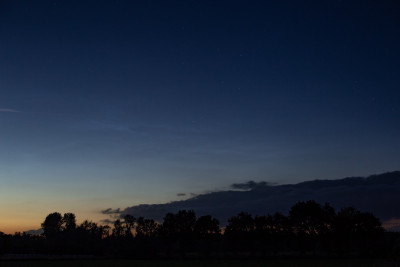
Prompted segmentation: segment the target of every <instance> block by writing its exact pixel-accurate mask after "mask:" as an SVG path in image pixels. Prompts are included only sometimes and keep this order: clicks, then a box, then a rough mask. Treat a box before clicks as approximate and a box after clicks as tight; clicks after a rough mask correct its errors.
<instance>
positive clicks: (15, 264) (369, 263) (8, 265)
mask: <svg viewBox="0 0 400 267" xmlns="http://www.w3.org/2000/svg"><path fill="white" fill-rule="evenodd" d="M0 266H1V267H3V266H4V267H25V266H26V267H28V266H29V267H36V266H37V267H39V266H40V267H43V266H57V267H58V266H59V267H64V266H65V267H71V266H74V267H86V266H87V267H90V266H99V267H128V266H144V267H152V266H182V267H183V266H185V267H186V266H270V267H289V266H290V267H291V266H293V267H303V266H304V267H306V266H307V267H309V266H311V267H313V266H315V267H316V266H324V267H330V266H363V267H386V266H387V267H394V266H399V267H400V262H399V261H397V262H394V261H386V260H221V261H219V260H181V261H179V260H166V261H162V260H160V261H158V260H144V261H140V260H35V261H0Z"/></svg>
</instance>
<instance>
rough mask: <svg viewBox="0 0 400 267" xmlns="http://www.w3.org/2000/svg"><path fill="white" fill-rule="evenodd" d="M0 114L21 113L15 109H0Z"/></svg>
mask: <svg viewBox="0 0 400 267" xmlns="http://www.w3.org/2000/svg"><path fill="white" fill-rule="evenodd" d="M0 112H14V113H17V112H21V111H19V110H15V109H10V108H0Z"/></svg>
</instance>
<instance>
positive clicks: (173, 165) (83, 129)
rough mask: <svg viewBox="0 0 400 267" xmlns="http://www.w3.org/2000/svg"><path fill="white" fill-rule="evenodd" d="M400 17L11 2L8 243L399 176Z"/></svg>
mask: <svg viewBox="0 0 400 267" xmlns="http://www.w3.org/2000/svg"><path fill="white" fill-rule="evenodd" d="M399 47H400V4H399V2H398V1H379V2H376V1H183V0H182V1H147V0H146V1H117V0H115V1H1V2H0V231H3V232H13V231H17V230H29V229H37V228H39V227H40V223H41V222H42V221H43V220H44V218H45V216H46V215H47V214H49V213H50V212H54V211H59V212H62V213H63V212H74V213H75V214H76V215H77V217H78V220H83V219H93V220H100V219H101V218H104V215H102V214H100V210H102V209H105V208H109V207H112V208H118V207H120V208H125V207H127V206H132V205H136V204H140V203H164V202H167V201H171V200H176V199H179V197H178V196H177V194H178V193H201V192H205V191H207V190H216V189H218V190H220V189H224V188H227V187H228V186H229V185H230V184H232V183H235V182H243V181H248V180H250V179H251V180H255V181H262V180H264V181H270V182H274V183H296V182H300V181H304V180H311V179H317V178H318V179H334V178H342V177H346V176H354V175H357V176H359V175H370V174H374V173H381V172H386V171H392V170H399V169H400V106H399V103H400V101H399V100H400V87H399V85H400V63H399V62H400V49H399Z"/></svg>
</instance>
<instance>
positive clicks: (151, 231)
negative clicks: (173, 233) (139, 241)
mask: <svg viewBox="0 0 400 267" xmlns="http://www.w3.org/2000/svg"><path fill="white" fill-rule="evenodd" d="M159 227H160V225H159V224H158V223H157V222H156V221H154V220H153V219H145V218H143V217H139V218H138V219H137V221H136V236H137V237H149V238H153V237H155V236H156V234H157V231H158V229H159Z"/></svg>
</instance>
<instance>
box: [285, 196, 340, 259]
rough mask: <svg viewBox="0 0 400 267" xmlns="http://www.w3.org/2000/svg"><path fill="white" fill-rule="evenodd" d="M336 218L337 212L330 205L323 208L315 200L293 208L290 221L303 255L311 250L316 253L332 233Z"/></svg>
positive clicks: (298, 204)
mask: <svg viewBox="0 0 400 267" xmlns="http://www.w3.org/2000/svg"><path fill="white" fill-rule="evenodd" d="M334 218H335V210H334V209H333V208H332V207H331V206H330V205H329V204H325V206H324V207H322V206H321V205H320V204H318V203H316V202H315V201H314V200H309V201H307V202H298V203H296V204H295V205H294V206H292V207H291V209H290V211H289V219H290V222H291V224H292V228H293V231H294V234H295V235H296V236H297V238H298V241H299V248H300V250H301V251H302V252H303V253H305V252H306V251H307V250H309V249H311V250H312V251H313V253H314V254H315V253H316V249H317V245H320V243H321V239H322V238H323V237H324V236H326V235H328V233H329V232H330V231H331V228H332V223H333V219H334Z"/></svg>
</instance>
